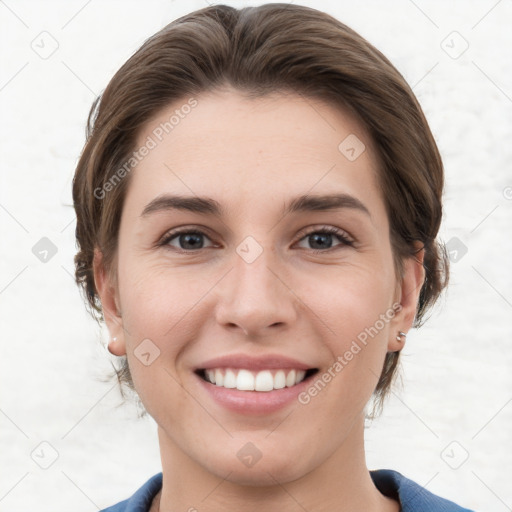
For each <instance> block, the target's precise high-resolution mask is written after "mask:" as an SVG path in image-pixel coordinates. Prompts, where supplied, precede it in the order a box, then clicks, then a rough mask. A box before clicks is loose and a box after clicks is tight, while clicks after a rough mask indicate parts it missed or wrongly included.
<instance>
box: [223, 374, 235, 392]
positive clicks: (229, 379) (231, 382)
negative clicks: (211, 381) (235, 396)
mask: <svg viewBox="0 0 512 512" xmlns="http://www.w3.org/2000/svg"><path fill="white" fill-rule="evenodd" d="M224 387H225V388H236V375H235V372H234V371H233V370H227V371H226V375H224Z"/></svg>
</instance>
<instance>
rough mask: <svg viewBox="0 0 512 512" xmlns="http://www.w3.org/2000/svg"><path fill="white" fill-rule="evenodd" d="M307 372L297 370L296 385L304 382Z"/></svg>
mask: <svg viewBox="0 0 512 512" xmlns="http://www.w3.org/2000/svg"><path fill="white" fill-rule="evenodd" d="M305 375H306V372H305V371H304V370H297V375H296V376H295V384H298V383H299V382H302V381H303V380H304V376H305Z"/></svg>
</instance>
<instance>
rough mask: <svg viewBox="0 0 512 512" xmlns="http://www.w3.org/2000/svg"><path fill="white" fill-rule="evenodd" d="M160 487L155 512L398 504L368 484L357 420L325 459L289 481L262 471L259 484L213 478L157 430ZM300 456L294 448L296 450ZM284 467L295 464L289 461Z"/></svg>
mask: <svg viewBox="0 0 512 512" xmlns="http://www.w3.org/2000/svg"><path fill="white" fill-rule="evenodd" d="M158 435H159V441H160V452H161V458H162V470H163V484H162V490H161V493H160V495H159V496H158V499H157V500H155V501H158V500H159V510H160V512H176V511H178V510H179V511H181V510H187V511H194V510H200V511H201V512H218V511H219V510H222V511H225V512H230V511H237V512H246V511H247V512H248V511H252V510H256V509H257V508H263V507H264V510H265V511H267V512H304V510H307V511H309V512H334V511H336V512H349V511H351V512H353V511H355V510H367V511H371V512H398V511H399V506H398V503H397V502H396V501H394V500H392V499H390V498H387V497H385V496H383V495H382V494H381V493H380V492H379V491H378V489H377V488H376V487H375V485H374V484H373V481H372V479H371V476H370V474H369V471H368V469H367V467H366V462H365V457H364V429H363V422H362V421H361V422H360V424H358V425H357V426H354V428H353V429H352V430H351V433H350V434H349V436H348V437H347V438H346V440H345V441H344V443H343V444H342V445H341V446H340V447H339V449H338V450H336V451H335V452H334V453H333V454H332V455H331V456H330V457H328V458H327V460H324V461H322V462H321V463H319V464H318V465H317V466H316V467H313V468H312V469H311V470H309V471H308V472H307V473H306V474H303V475H302V476H300V477H299V478H296V479H294V480H290V479H288V480H286V479H282V480H281V479H280V478H279V474H272V469H271V468H268V470H267V471H265V478H262V481H261V482H256V483H254V482H252V483H251V484H250V485H247V484H246V483H240V482H239V481H237V478H236V476H235V475H234V472H226V474H225V475H216V474H213V473H212V472H211V471H208V470H207V469H206V468H205V467H204V466H203V465H200V464H198V463H197V462H196V461H194V460H192V459H191V458H190V457H189V456H188V455H187V454H186V453H184V452H183V451H182V449H180V447H178V446H177V445H176V444H175V443H174V442H173V440H172V439H171V438H170V437H169V436H168V435H167V434H166V433H165V432H164V431H163V430H162V429H161V428H160V427H159V429H158ZM298 453H300V450H298ZM289 463H290V464H294V463H296V461H295V460H290V461H289Z"/></svg>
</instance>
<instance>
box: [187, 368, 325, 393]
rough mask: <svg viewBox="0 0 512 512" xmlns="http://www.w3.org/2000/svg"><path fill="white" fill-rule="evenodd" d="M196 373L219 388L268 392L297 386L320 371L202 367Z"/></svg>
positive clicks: (316, 369) (311, 369)
mask: <svg viewBox="0 0 512 512" xmlns="http://www.w3.org/2000/svg"><path fill="white" fill-rule="evenodd" d="M195 373H196V375H198V376H199V377H200V378H201V379H202V380H204V381H205V382H207V383H209V384H212V385H214V386H217V387H219V388H225V389H233V390H238V391H249V392H251V391H253V392H261V393H268V392H270V391H276V390H280V389H284V388H292V387H294V386H297V385H298V384H301V383H302V382H304V381H306V380H308V379H310V378H311V377H313V376H314V375H315V374H316V373H318V368H308V369H300V368H278V369H276V368H268V369H260V370H258V371H253V370H248V369H245V368H231V367H228V368H224V367H222V368H200V369H198V370H196V371H195Z"/></svg>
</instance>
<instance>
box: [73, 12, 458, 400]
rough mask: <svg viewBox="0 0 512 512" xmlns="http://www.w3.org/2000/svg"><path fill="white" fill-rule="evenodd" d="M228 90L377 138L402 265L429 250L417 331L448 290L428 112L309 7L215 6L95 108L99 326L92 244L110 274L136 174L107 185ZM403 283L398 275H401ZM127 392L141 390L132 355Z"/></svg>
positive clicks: (79, 206) (86, 269) (93, 213)
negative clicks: (192, 103) (332, 118)
mask: <svg viewBox="0 0 512 512" xmlns="http://www.w3.org/2000/svg"><path fill="white" fill-rule="evenodd" d="M224 85H230V86H232V87H234V88H235V89H236V90H239V91H241V92H244V93H246V94H247V95H249V96H250V97H257V96H263V95H265V94H268V93H272V92H275V91H290V92H294V93H296V94H300V95H303V96H304V97H306V98H315V99H320V100H323V101H326V102H327V103H329V104H333V105H339V106H340V107H343V108H345V109H348V110H349V111H351V112H352V113H354V114H355V115H356V117H357V118H358V119H359V120H360V122H361V123H362V124H363V125H364V126H365V128H366V129H367V131H368V133H369V134H370V135H371V137H372V140H373V144H374V146H375V148H376V151H377V155H378V159H379V162H380V170H379V171H380V173H379V184H380V187H381V190H382V195H383V198H384V201H385V204H386V208H387V213H388V216H389V220H390V237H391V243H392V247H393V252H394V259H395V266H396V268H397V269H398V271H399V272H400V271H401V262H402V261H403V258H405V257H410V256H413V255H414V254H415V251H416V250H417V249H415V248H414V246H413V243H414V242H415V241H420V242H421V244H422V245H423V247H424V249H425V256H424V267H425V272H426V279H425V282H424V283H423V286H422V289H421V292H420V296H419V302H418V308H417V314H416V319H415V325H416V326H419V325H420V324H421V321H422V319H423V318H424V315H425V313H426V311H427V309H428V308H429V307H430V306H431V305H433V303H434V302H435V301H436V299H437V298H438V296H439V294H440V293H441V291H442V290H443V288H444V287H445V286H446V283H447V278H448V263H447V258H446V252H445V250H444V248H443V246H442V245H441V244H439V243H438V242H437V241H436V236H437V233H438V230H439V226H440V223H441V216H442V205H441V196H442V191H443V180H444V177H443V165H442V161H441V157H440V155H439V151H438V149H437V146H436V144H435V141H434V138H433V136H432V133H431V131H430V129H429V126H428V123H427V121H426V119H425V117H424V115H423V111H422V109H421V107H420V105H419V103H418V101H417V99H416V97H415V96H414V94H413V92H412V90H411V88H410V87H409V86H408V84H407V82H406V81H405V79H404V78H403V77H402V75H401V74H400V73H399V72H398V71H397V70H396V69H395V67H394V66H393V65H392V64H391V63H390V62H389V60H388V59H387V58H386V57H384V55H382V53H380V52H379V51H378V50H377V49H376V48H374V47H373V46H372V45H371V44H370V43H368V42H367V41H366V40H365V39H364V38H362V37H361V36H360V35H358V34H357V33H356V32H354V31H353V30H352V29H350V28H349V27H347V26H346V25H344V24H343V23H341V22H340V21H338V20H336V19H335V18H333V17H331V16H329V15H327V14H325V13H323V12H320V11H317V10H315V9H312V8H308V7H304V6H298V5H290V4H265V5H261V6H259V7H246V8H243V9H235V8H233V7H228V6H225V5H215V6H211V7H207V8H205V9H201V10H199V11H195V12H193V13H191V14H188V15H186V16H183V17H181V18H179V19H177V20H175V21H173V22H172V23H170V24H169V25H167V26H166V27H165V28H163V29H162V30H160V31H159V32H158V33H156V34H155V35H153V36H152V37H151V38H149V39H148V40H147V41H146V42H145V43H144V44H143V45H142V46H141V48H140V49H139V50H138V51H137V52H136V53H135V54H134V55H133V56H132V57H131V58H130V59H128V61H127V62H126V63H125V64H124V65H123V66H122V67H121V68H120V69H119V71H118V72H117V73H116V74H115V75H114V77H113V78H112V80H111V81H110V83H109V84H108V86H107V88H106V89H105V91H104V92H103V94H102V96H101V97H100V98H97V100H96V101H95V102H94V104H93V106H92V108H91V111H90V114H89V120H88V127H87V141H86V144H85V146H84V149H83V152H82V155H81V158H80V161H79V162H78V165H77V168H76V173H75V177H74V181H73V201H74V206H75V210H76V216H77V227H76V239H77V243H78V247H79V250H78V253H77V254H76V257H75V265H76V272H75V275H76V281H77V283H78V285H80V286H81V287H82V289H83V291H84V292H85V296H86V298H87V300H88V303H89V305H90V307H91V312H92V313H93V314H98V313H99V316H98V318H99V319H101V313H102V309H101V303H100V300H99V298H98V294H97V290H96V288H95V284H94V275H93V257H94V249H95V247H97V248H99V249H100V250H101V252H102V253H103V261H104V265H105V268H106V269H107V270H108V269H112V268H113V263H114V256H115V253H116V249H117V239H118V231H119V224H120V219H121V212H122V208H123V202H124V197H125V195H126V190H127V187H128V185H129V182H130V175H129V174H128V175H127V176H126V177H125V178H124V179H122V180H120V181H119V183H118V184H117V185H116V186H115V187H113V188H112V190H111V191H109V192H108V194H103V196H104V197H100V198H98V194H97V191H98V190H103V191H104V190H105V185H106V184H107V182H109V180H112V177H113V176H114V174H115V173H116V171H118V170H119V169H120V168H121V166H122V165H123V163H124V162H126V161H127V160H128V159H129V158H130V156H131V155H132V153H133V151H134V145H135V141H136V139H137V136H138V135H139V134H140V131H141V129H142V128H143V127H144V125H145V123H147V121H148V120H149V119H150V118H152V117H153V116H154V115H155V114H156V113H158V112H159V111H160V110H161V109H162V108H164V107H166V106H168V105H169V104H170V103H172V102H174V101H177V100H179V99H182V98H184V97H186V96H187V95H198V94H200V93H201V92H206V91H211V90H213V89H216V88H220V87H222V86H224ZM398 275H399V274H398ZM398 359H399V352H393V353H388V354H387V355H386V359H385V362H384V367H383V370H382V374H381V376H380V379H379V381H378V384H377V386H376V389H375V392H374V398H375V399H376V403H378V404H379V405H380V406H382V402H383V400H384V398H385V396H386V394H387V393H388V391H389V389H390V386H391V384H392V381H393V377H394V375H395V373H396V368H397V363H398ZM118 377H119V378H120V382H121V383H123V382H124V383H127V384H128V385H129V386H130V387H132V388H133V382H132V381H131V376H130V372H129V368H128V365H127V361H126V358H124V360H123V365H122V367H121V368H120V369H118Z"/></svg>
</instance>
